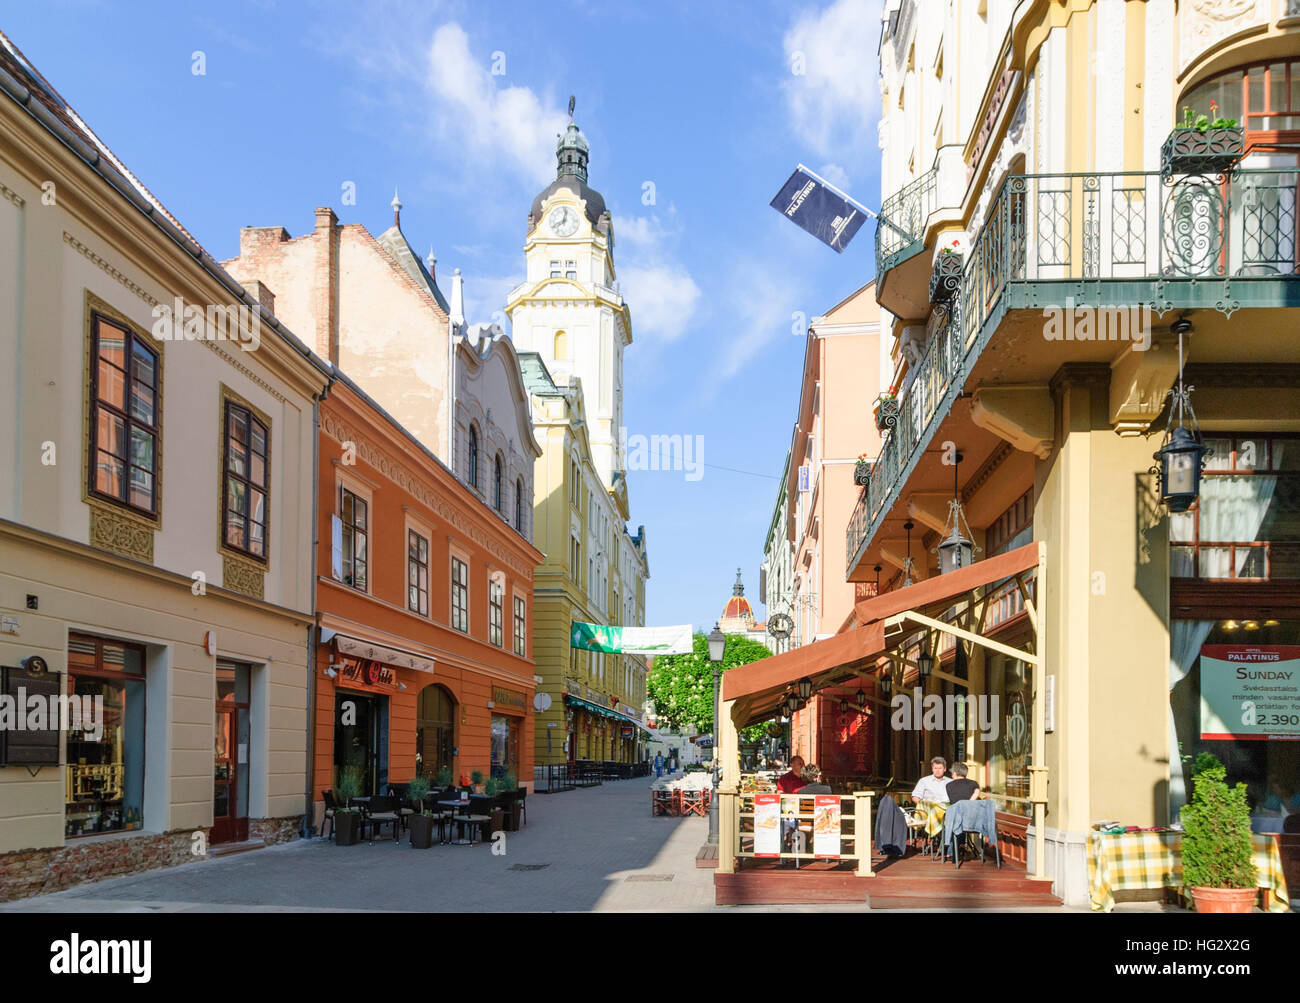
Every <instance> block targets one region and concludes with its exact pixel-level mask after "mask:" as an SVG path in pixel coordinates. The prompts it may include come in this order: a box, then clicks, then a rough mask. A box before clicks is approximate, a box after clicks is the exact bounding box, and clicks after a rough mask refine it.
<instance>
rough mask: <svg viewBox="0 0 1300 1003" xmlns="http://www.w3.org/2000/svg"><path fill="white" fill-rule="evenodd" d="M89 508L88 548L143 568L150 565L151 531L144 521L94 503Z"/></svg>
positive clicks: (151, 557)
mask: <svg viewBox="0 0 1300 1003" xmlns="http://www.w3.org/2000/svg"><path fill="white" fill-rule="evenodd" d="M87 505H88V506H89V508H90V545H91V546H92V547H98V548H99V549H100V550H108V551H111V552H112V553H114V554H121V555H122V556H123V557H130V558H134V559H135V560H137V561H143V562H144V563H146V564H152V563H153V536H154V527H153V526H152V525H151V524H150V523H148V522H145V521H144V520H143V519H137V518H135V517H134V516H132V515H131V514H130V513H128V512H126V511H124V510H122V509H119V508H117V507H116V506H113V505H108V504H105V503H104V502H100V501H98V500H96V499H93V498H92V499H90V500H89V501H88V502H87Z"/></svg>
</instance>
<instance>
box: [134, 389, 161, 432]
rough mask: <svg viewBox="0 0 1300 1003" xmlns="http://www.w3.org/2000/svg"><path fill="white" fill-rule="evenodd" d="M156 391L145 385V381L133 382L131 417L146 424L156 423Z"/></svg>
mask: <svg viewBox="0 0 1300 1003" xmlns="http://www.w3.org/2000/svg"><path fill="white" fill-rule="evenodd" d="M154 399H155V398H154V391H153V388H151V387H147V386H145V385H144V384H143V383H140V382H138V381H137V382H135V383H132V384H131V417H132V418H134V419H135V420H136V421H141V422H144V424H146V425H153V424H155V421H154Z"/></svg>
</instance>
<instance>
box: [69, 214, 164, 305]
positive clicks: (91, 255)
mask: <svg viewBox="0 0 1300 1003" xmlns="http://www.w3.org/2000/svg"><path fill="white" fill-rule="evenodd" d="M63 242H64V243H65V244H67V245H68V246H70V247H72V248H73V249H74V250H75V251H77V253H78V254H80V255H81V256H82V257H83V258H85V259H86V260H87V261H89V262H91V263H92V264H93V265H95V266H96V267H98V268H99V269H100V270H101V271H102V272H104V273H105V274H106V275H109V276H111V277H112V278H113V279H115V280H117V281H118V282H120V283H121V284H122V285H123V286H124V287H125V288H127V289H129V290H131V292H133V293H135V295H137V296H139V297H140V298H141V299H142V300H144V301H145V302H146V303H148V304H149V306H150V307H155V306H157V305H158V300H156V299H154V298H153V297H152V296H150V295H149V294H148V293H147V292H145V291H144V289H143V288H141V287H140V286H139V285H137V284H136V283H134V282H132V281H131V280H130V279H129V278H127V277H126V276H125V275H123V274H122V273H121V272H120V271H118V270H117V269H116V268H114V267H113V266H112V265H110V264H109V263H108V262H107V261H105V260H104V259H103V258H102V257H100V256H99V255H98V254H96V253H95V252H94V251H92V250H91V249H90V248H89V247H87V246H86V245H85V244H83V243H82V242H81V241H79V240H78V239H77V238H76V237H74V236H73V235H72V234H70V233H68V231H67V230H64V231H63Z"/></svg>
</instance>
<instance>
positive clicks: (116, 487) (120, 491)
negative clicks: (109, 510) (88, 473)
mask: <svg viewBox="0 0 1300 1003" xmlns="http://www.w3.org/2000/svg"><path fill="white" fill-rule="evenodd" d="M125 487H126V461H125V460H120V459H118V458H117V457H115V456H112V455H110V454H108V453H105V452H102V451H97V452H96V462H95V490H97V491H102V492H103V493H104V494H107V495H112V496H113V497H114V498H122V497H123V496H124V495H125Z"/></svg>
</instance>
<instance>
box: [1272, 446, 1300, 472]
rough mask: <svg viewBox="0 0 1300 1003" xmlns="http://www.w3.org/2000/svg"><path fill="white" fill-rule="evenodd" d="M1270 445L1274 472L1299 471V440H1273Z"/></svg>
mask: <svg viewBox="0 0 1300 1003" xmlns="http://www.w3.org/2000/svg"><path fill="white" fill-rule="evenodd" d="M1271 445H1272V449H1270V450H1269V452H1270V453H1271V454H1272V455H1271V457H1270V458H1271V459H1272V461H1273V469H1274V470H1300V439H1274V440H1273V442H1272V443H1271Z"/></svg>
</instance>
